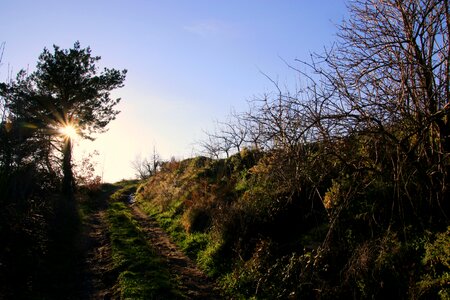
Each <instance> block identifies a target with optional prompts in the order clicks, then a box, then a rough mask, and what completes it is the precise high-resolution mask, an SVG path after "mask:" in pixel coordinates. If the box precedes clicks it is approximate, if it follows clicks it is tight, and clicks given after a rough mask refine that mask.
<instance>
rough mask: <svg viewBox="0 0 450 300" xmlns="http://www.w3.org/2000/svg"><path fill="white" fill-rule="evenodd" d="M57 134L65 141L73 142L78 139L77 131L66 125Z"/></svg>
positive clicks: (72, 126)
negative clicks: (65, 139)
mask: <svg viewBox="0 0 450 300" xmlns="http://www.w3.org/2000/svg"><path fill="white" fill-rule="evenodd" d="M59 133H60V134H61V135H62V136H63V137H64V138H67V139H71V140H74V139H76V138H78V130H77V129H76V128H75V126H74V125H72V124H67V125H64V126H62V127H60V128H59Z"/></svg>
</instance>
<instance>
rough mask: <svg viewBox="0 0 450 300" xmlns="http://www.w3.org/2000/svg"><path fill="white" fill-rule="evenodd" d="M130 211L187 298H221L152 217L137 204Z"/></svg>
mask: <svg viewBox="0 0 450 300" xmlns="http://www.w3.org/2000/svg"><path fill="white" fill-rule="evenodd" d="M131 211H132V213H133V215H134V217H135V218H136V220H137V221H138V222H139V225H140V227H141V228H142V230H143V231H144V232H145V234H146V236H147V238H148V239H149V241H150V243H151V245H152V246H153V247H154V248H155V250H156V251H157V252H158V254H159V255H160V256H161V257H162V259H163V260H164V261H165V262H166V263H167V266H168V267H169V270H170V273H171V274H172V276H174V277H176V281H177V282H178V284H179V289H180V290H181V292H182V293H183V294H184V295H186V296H187V297H188V299H221V298H222V297H221V296H220V294H219V292H218V289H217V288H216V287H215V285H214V283H213V282H212V281H211V280H210V279H209V278H207V277H206V276H205V275H204V274H203V273H202V272H201V271H200V270H199V269H198V268H197V266H196V265H195V264H194V263H193V262H192V260H191V259H189V258H188V257H187V256H186V255H184V254H183V253H182V252H181V251H180V250H179V249H178V247H177V246H176V245H175V244H174V243H173V242H172V241H171V240H170V237H169V236H168V234H167V233H166V232H165V231H164V230H163V229H161V228H160V227H159V225H158V223H157V222H156V221H155V220H154V219H152V218H150V217H149V216H147V215H146V214H145V213H144V212H143V211H142V210H141V209H140V208H139V207H138V206H137V205H132V206H131Z"/></svg>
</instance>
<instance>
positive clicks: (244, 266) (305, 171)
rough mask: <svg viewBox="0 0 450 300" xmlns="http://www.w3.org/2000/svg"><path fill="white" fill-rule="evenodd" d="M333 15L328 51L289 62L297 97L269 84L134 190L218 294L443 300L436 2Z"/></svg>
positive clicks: (442, 88)
mask: <svg viewBox="0 0 450 300" xmlns="http://www.w3.org/2000/svg"><path fill="white" fill-rule="evenodd" d="M349 9H350V19H349V20H348V21H346V22H344V23H343V24H342V25H341V26H340V27H339V30H340V31H339V34H338V40H337V42H336V44H335V46H334V47H333V48H332V49H330V50H328V51H326V52H325V53H324V54H321V55H314V56H313V58H312V61H311V62H298V63H299V64H301V68H296V67H295V66H291V68H293V69H297V70H298V72H299V73H300V75H301V76H303V78H305V81H306V84H305V85H304V86H303V87H302V88H301V89H300V90H298V91H295V92H294V93H292V92H290V91H282V90H281V89H280V88H279V87H278V85H277V84H276V83H275V82H274V83H275V87H276V89H277V93H275V94H267V95H265V96H264V97H263V98H261V99H255V100H254V101H252V102H250V105H251V108H250V110H249V112H247V113H239V114H238V113H233V115H232V116H231V118H230V120H229V121H226V122H223V123H218V129H217V130H216V131H215V132H213V133H210V134H209V135H208V138H207V140H206V141H205V142H203V143H202V146H203V147H204V149H205V153H206V154H208V155H209V156H210V157H211V159H209V158H203V157H198V158H195V159H190V160H186V161H181V162H170V163H167V164H165V165H163V166H162V167H161V170H160V172H159V173H158V174H156V175H154V176H152V177H151V178H150V179H149V180H148V183H147V184H146V185H145V186H144V187H142V188H141V189H140V190H139V194H140V199H141V203H142V204H141V205H143V206H147V207H150V208H148V210H149V211H150V212H151V213H153V214H154V215H155V216H156V217H157V218H158V219H159V220H160V222H161V224H162V225H163V226H165V227H166V228H167V229H168V230H169V231H170V232H172V234H173V235H174V237H175V239H176V240H178V241H179V243H180V245H182V246H183V245H184V248H188V249H189V251H190V252H191V255H192V256H193V257H196V258H197V261H198V262H199V263H200V265H202V266H203V267H204V268H205V270H206V271H207V272H208V273H209V274H211V275H214V276H216V277H217V278H218V279H219V281H220V282H222V285H223V286H224V287H225V288H226V289H228V290H229V292H230V294H233V295H241V296H242V297H244V298H251V297H256V298H269V299H270V298H296V297H299V298H302V297H304V298H323V299H328V298H331V299H335V298H343V299H348V298H356V299H359V298H383V297H385V296H388V295H389V296H392V295H395V296H396V297H399V298H427V299H428V298H439V297H440V298H442V299H446V298H448V294H449V289H450V285H449V281H448V273H449V268H448V259H449V254H448V249H449V247H448V228H447V226H448V224H449V222H448V214H449V212H450V209H449V208H450V204H449V202H448V199H450V194H449V185H448V181H449V177H448V174H449V171H450V162H449V160H448V155H449V150H450V148H449V145H450V144H449V140H450V123H449V111H450V110H449V103H448V99H449V95H450V94H449V90H450V71H449V70H450V69H449V58H448V53H449V47H450V46H449V45H450V43H449V40H450V38H449V37H450V35H449V34H450V33H449V26H448V24H449V20H450V18H449V16H450V15H449V4H448V1H434V0H427V1H414V0H411V1H403V2H399V1H394V0H392V1H390V0H388V1H378V0H368V1H358V0H357V1H352V2H351V3H350V5H349ZM305 68H306V70H307V71H304V70H305ZM245 147H246V148H245ZM248 149H250V150H248ZM232 153H235V154H234V155H231V154H232ZM220 157H226V159H220ZM197 236H200V237H201V238H198V237H197ZM191 240H200V242H198V243H193V246H191V247H186V246H185V244H186V243H188V241H191Z"/></svg>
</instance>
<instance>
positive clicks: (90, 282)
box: [82, 208, 117, 299]
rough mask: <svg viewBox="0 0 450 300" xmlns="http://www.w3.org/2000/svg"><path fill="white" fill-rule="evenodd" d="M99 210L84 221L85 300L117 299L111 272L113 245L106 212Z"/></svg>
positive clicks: (83, 293) (83, 292)
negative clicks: (109, 235)
mask: <svg viewBox="0 0 450 300" xmlns="http://www.w3.org/2000/svg"><path fill="white" fill-rule="evenodd" d="M104 209H105V208H103V209H99V210H97V211H95V212H94V213H92V214H91V215H89V217H88V218H87V220H85V221H84V231H85V232H84V235H85V249H86V254H85V262H84V276H83V277H84V278H83V291H82V296H83V299H116V298H117V297H115V296H113V294H114V284H115V275H114V274H113V273H112V272H111V269H112V259H111V244H110V240H109V237H108V234H107V232H108V229H107V225H106V221H105V219H106V212H105V210H104Z"/></svg>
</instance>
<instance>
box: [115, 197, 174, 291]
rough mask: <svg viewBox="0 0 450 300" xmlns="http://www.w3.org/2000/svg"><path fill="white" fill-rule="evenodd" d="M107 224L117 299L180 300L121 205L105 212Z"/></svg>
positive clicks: (137, 227)
mask: <svg viewBox="0 0 450 300" xmlns="http://www.w3.org/2000/svg"><path fill="white" fill-rule="evenodd" d="M127 192H128V191H127ZM116 193H117V192H116ZM112 198H113V197H112ZM117 198H120V197H117ZM108 222H109V230H110V234H111V246H112V256H113V264H114V268H115V269H116V270H117V272H118V282H117V288H118V291H119V293H120V298H121V299H179V298H182V296H181V294H180V293H179V292H178V291H177V290H176V289H175V288H174V284H173V283H172V282H171V278H170V274H169V272H168V270H167V268H166V267H165V266H164V264H163V263H162V261H161V260H160V258H159V257H158V255H157V254H156V253H155V251H154V250H153V249H152V247H151V245H149V244H148V242H147V241H146V240H145V238H144V236H143V233H142V232H141V230H140V228H139V226H138V224H137V222H136V221H135V220H133V218H132V216H131V213H130V211H129V209H128V207H127V206H126V205H125V204H124V203H123V202H112V203H111V205H110V207H109V209H108Z"/></svg>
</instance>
